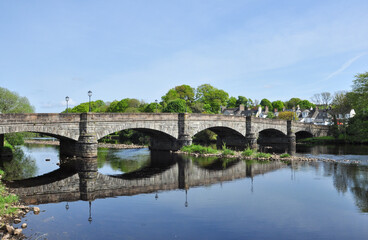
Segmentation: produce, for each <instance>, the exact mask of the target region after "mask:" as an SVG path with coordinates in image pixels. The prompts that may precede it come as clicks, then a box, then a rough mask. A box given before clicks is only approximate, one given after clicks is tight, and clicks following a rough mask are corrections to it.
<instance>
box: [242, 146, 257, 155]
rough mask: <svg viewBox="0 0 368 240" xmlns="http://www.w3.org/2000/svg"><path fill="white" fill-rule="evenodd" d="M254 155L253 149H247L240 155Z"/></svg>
mask: <svg viewBox="0 0 368 240" xmlns="http://www.w3.org/2000/svg"><path fill="white" fill-rule="evenodd" d="M254 153H255V150H253V149H250V148H249V147H248V148H247V149H245V150H244V151H243V152H242V155H243V156H248V157H249V156H252V155H253V154H254Z"/></svg>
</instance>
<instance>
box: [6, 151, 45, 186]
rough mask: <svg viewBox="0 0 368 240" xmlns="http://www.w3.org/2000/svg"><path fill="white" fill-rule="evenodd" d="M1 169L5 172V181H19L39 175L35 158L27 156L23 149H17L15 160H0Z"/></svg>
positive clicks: (14, 155) (14, 154)
mask: <svg viewBox="0 0 368 240" xmlns="http://www.w3.org/2000/svg"><path fill="white" fill-rule="evenodd" d="M0 167H1V169H3V170H4V172H5V176H3V179H5V180H19V179H26V178H31V177H34V176H35V175H36V173H37V170H38V169H37V165H36V162H35V160H34V159H33V158H31V157H30V156H27V155H25V153H24V152H23V150H22V149H21V148H15V149H14V152H13V158H12V159H9V160H0Z"/></svg>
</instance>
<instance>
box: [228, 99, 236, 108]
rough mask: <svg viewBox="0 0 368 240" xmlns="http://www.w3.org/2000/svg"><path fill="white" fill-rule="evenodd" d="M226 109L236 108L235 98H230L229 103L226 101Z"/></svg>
mask: <svg viewBox="0 0 368 240" xmlns="http://www.w3.org/2000/svg"><path fill="white" fill-rule="evenodd" d="M226 107H228V108H234V107H236V98H235V97H230V98H229V101H227V106H226Z"/></svg>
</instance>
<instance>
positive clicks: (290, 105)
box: [285, 98, 301, 109]
mask: <svg viewBox="0 0 368 240" xmlns="http://www.w3.org/2000/svg"><path fill="white" fill-rule="evenodd" d="M300 101H301V99H300V98H290V100H289V101H287V102H285V107H286V108H287V109H292V108H293V107H295V108H296V107H297V106H298V104H299V102H300Z"/></svg>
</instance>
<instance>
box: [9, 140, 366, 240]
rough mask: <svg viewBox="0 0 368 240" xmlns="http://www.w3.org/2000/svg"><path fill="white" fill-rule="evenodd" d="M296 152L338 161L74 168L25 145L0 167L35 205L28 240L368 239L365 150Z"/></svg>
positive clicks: (133, 156) (135, 155) (156, 161)
mask: <svg viewBox="0 0 368 240" xmlns="http://www.w3.org/2000/svg"><path fill="white" fill-rule="evenodd" d="M298 152H299V154H304V155H308V156H313V157H315V156H317V157H321V158H326V159H335V160H337V162H336V163H331V162H313V163H299V164H287V163H275V162H267V163H264V162H257V161H239V160H232V159H217V158H192V157H188V156H177V155H170V154H164V153H160V154H156V153H155V154H151V153H150V151H149V150H148V149H127V150H113V149H99V152H98V159H96V160H95V162H93V161H94V160H93V161H90V162H88V161H87V164H86V165H83V166H79V168H75V169H74V168H66V167H62V168H59V166H58V165H57V163H59V156H58V154H59V151H58V147H55V146H39V145H38V146H37V145H27V146H22V147H21V148H20V150H18V151H17V152H16V154H15V155H16V156H15V158H14V159H13V160H12V161H11V162H3V163H2V168H4V169H5V171H6V178H7V179H8V180H9V182H8V183H7V184H8V185H9V187H10V188H11V189H12V190H14V191H16V192H17V193H18V194H19V195H20V197H21V200H22V201H24V202H26V203H27V204H29V205H31V206H38V207H39V208H40V209H41V213H40V214H38V215H34V214H33V213H32V212H30V213H28V214H27V216H26V217H25V218H24V219H23V220H22V223H23V222H26V223H27V224H28V228H26V229H25V230H24V231H23V232H24V234H25V235H26V236H27V237H28V239H150V240H152V239H211V240H213V239H334V240H336V239H368V227H367V226H368V214H367V212H368V166H367V163H368V147H367V146H358V147H357V146H355V147H354V146H348V147H344V146H340V147H327V146H318V147H309V148H305V147H301V146H298ZM351 162H358V163H354V164H352V163H351ZM64 168H65V170H64ZM96 170H98V171H96ZM19 225H20V224H18V225H15V226H17V227H19Z"/></svg>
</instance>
